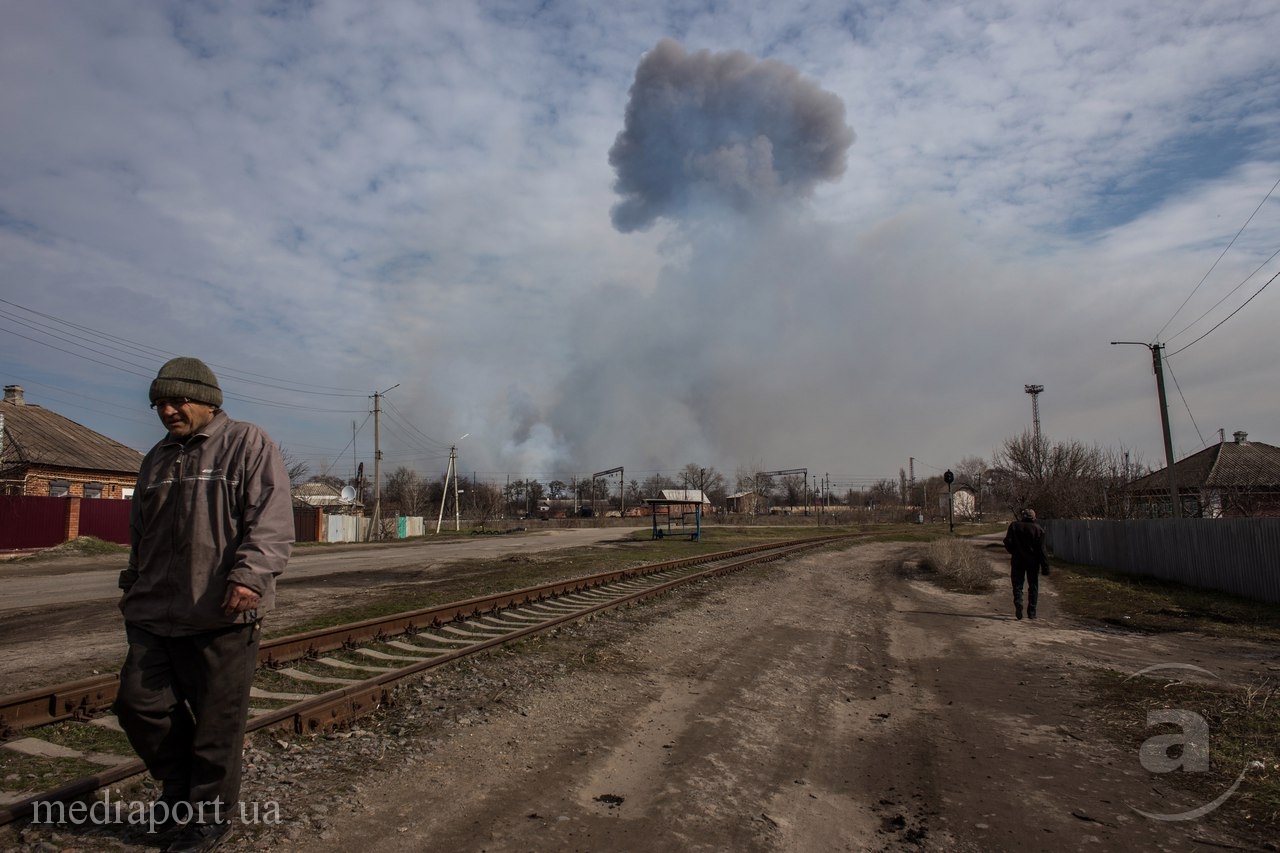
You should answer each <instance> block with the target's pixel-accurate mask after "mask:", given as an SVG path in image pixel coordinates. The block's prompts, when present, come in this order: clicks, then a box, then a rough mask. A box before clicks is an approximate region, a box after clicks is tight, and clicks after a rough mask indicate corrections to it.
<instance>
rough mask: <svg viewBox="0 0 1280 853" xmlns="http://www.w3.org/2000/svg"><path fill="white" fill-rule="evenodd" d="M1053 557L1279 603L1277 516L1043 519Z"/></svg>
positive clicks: (1279, 534) (1279, 527)
mask: <svg viewBox="0 0 1280 853" xmlns="http://www.w3.org/2000/svg"><path fill="white" fill-rule="evenodd" d="M1045 530H1046V533H1047V537H1048V543H1049V548H1050V549H1051V550H1052V551H1053V553H1054V555H1055V556H1056V557H1059V558H1061V559H1063V560H1065V561H1067V562H1070V563H1079V564H1081V565H1085V566H1101V567H1103V568H1107V569H1111V570H1113V571H1118V572H1123V573H1125V574H1131V575H1148V576H1150V577H1155V578H1160V579H1162V580H1169V581H1175V582H1177V583H1182V584H1186V585H1188V586H1196V587H1203V588H1206V589H1216V590H1221V591H1222V592H1229V593H1231V594H1233V595H1238V596H1241V597H1243V598H1250V599H1253V600H1255V601H1266V602H1271V603H1280V518H1217V519H1205V518H1188V519H1180V520H1174V519H1171V518H1156V519H1140V520H1128V521H1102V520H1093V521H1074V520H1059V519H1054V520H1051V521H1048V522H1046V523H1045Z"/></svg>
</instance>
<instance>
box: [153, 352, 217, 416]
mask: <svg viewBox="0 0 1280 853" xmlns="http://www.w3.org/2000/svg"><path fill="white" fill-rule="evenodd" d="M162 397H187V398H188V399H191V400H195V401H196V402H197V403H208V404H209V405H210V406H213V407H214V408H217V407H219V406H221V405H222V389H221V388H219V387H218V377H216V376H214V375H213V371H212V370H210V369H209V365H207V364H205V363H204V362H203V361H201V360H200V359H198V358H190V357H187V356H182V357H180V358H171V359H169V360H168V361H166V362H165V363H164V367H162V368H160V372H159V373H157V374H156V378H155V379H153V380H152V381H151V402H153V403H154V402H155V401H156V400H159V399H161V398H162Z"/></svg>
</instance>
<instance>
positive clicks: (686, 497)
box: [662, 489, 711, 504]
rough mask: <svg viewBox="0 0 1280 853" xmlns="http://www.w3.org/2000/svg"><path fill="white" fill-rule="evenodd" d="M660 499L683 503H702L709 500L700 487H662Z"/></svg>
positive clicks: (709, 501)
mask: <svg viewBox="0 0 1280 853" xmlns="http://www.w3.org/2000/svg"><path fill="white" fill-rule="evenodd" d="M662 500H664V501H683V502H684V503H691V504H703V503H708V504H709V503H711V500H710V499H709V498H708V497H707V496H706V495H704V494H702V491H701V490H700V489H663V490H662Z"/></svg>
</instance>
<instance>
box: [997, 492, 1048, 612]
mask: <svg viewBox="0 0 1280 853" xmlns="http://www.w3.org/2000/svg"><path fill="white" fill-rule="evenodd" d="M1004 549H1005V550H1006V551H1008V552H1009V554H1010V558H1009V565H1010V569H1009V579H1010V580H1011V581H1012V582H1013V612H1014V615H1016V616H1017V617H1018V618H1019V619H1021V618H1022V584H1023V581H1024V580H1025V581H1026V585H1027V615H1028V616H1030V617H1031V618H1032V619H1034V618H1036V599H1038V598H1039V597H1040V573H1041V572H1044V573H1045V574H1046V575H1047V574H1049V555H1048V553H1047V552H1046V551H1045V548H1044V528H1043V527H1041V526H1040V525H1039V524H1036V511H1035V510H1033V509H1024V510H1023V511H1022V512H1021V514H1020V516H1019V519H1018V520H1017V521H1015V522H1014V523H1013V524H1010V525H1009V530H1008V532H1007V533H1005V535H1004Z"/></svg>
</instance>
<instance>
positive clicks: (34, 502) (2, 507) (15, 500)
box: [0, 495, 67, 550]
mask: <svg viewBox="0 0 1280 853" xmlns="http://www.w3.org/2000/svg"><path fill="white" fill-rule="evenodd" d="M66 533H67V499H66V498H45V497H32V496H27V495H0V549H4V550H16V549H19V548H52V547H53V546H54V545H60V544H62V542H63V540H64V539H65V538H66Z"/></svg>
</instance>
